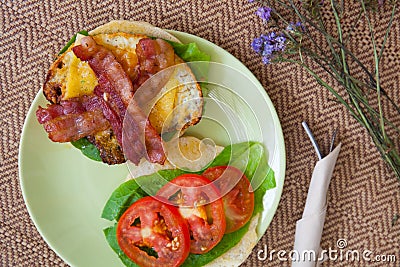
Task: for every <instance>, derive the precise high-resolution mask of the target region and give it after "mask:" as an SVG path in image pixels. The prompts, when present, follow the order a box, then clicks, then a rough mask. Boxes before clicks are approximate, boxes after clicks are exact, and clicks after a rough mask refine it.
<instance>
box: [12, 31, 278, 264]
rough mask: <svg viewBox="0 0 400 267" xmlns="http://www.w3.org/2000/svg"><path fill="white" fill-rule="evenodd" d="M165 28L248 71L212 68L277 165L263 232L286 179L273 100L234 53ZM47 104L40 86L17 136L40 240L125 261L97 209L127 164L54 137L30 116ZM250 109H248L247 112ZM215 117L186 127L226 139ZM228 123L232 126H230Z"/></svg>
mask: <svg viewBox="0 0 400 267" xmlns="http://www.w3.org/2000/svg"><path fill="white" fill-rule="evenodd" d="M170 32H171V33H172V34H174V35H175V36H176V37H177V38H178V39H180V40H181V41H182V42H183V43H187V42H196V43H197V44H198V46H199V47H200V49H201V50H202V51H204V52H206V53H208V54H210V55H211V58H212V60H213V61H215V62H219V63H223V64H225V65H227V66H229V67H232V68H233V69H235V70H236V71H239V72H240V73H241V74H242V75H244V76H245V77H246V78H245V79H240V78H239V77H230V76H229V75H227V74H229V71H228V73H225V71H224V69H221V70H218V68H217V70H216V71H215V73H213V75H215V77H218V79H220V80H221V83H222V84H225V82H226V83H227V84H230V83H234V85H232V86H230V88H229V90H230V91H231V92H233V93H234V95H235V97H236V98H237V99H239V100H238V101H236V100H233V101H232V102H235V104H234V105H232V109H233V111H234V113H235V114H239V116H241V117H242V118H243V119H244V120H247V124H246V127H245V128H246V129H247V130H249V131H248V132H247V134H248V136H247V138H248V139H249V140H254V141H262V142H263V143H264V144H265V146H266V148H267V149H268V154H269V160H268V162H269V164H270V166H271V167H272V169H273V170H274V171H275V179H276V184H277V186H276V188H274V189H272V190H269V191H267V194H266V195H265V197H264V203H265V206H266V210H265V211H264V213H263V214H262V216H261V220H260V223H259V225H258V229H257V231H258V236H259V238H261V236H262V235H263V234H264V232H265V231H266V229H267V227H268V225H269V224H270V222H271V220H272V218H273V216H274V214H275V212H276V209H277V206H278V203H279V199H280V197H281V193H282V188H283V183H284V177H285V164H286V162H285V146H284V140H283V134H282V129H281V125H280V122H279V119H278V116H277V114H276V112H275V109H274V107H273V104H272V102H271V100H270V99H269V97H268V95H267V94H266V92H265V90H264V88H263V87H262V85H261V84H260V83H259V82H258V81H257V79H256V78H255V77H254V75H253V74H252V73H251V72H250V71H249V70H248V69H247V68H246V67H245V66H244V65H243V64H242V63H241V62H240V61H239V60H237V59H236V58H235V57H233V56H232V55H231V54H229V53H228V52H226V51H225V50H223V49H222V48H220V47H218V46H217V45H215V44H213V43H211V42H209V41H207V40H204V39H202V38H199V37H196V36H193V35H190V34H187V33H182V32H176V31H170ZM225 69H226V68H225ZM228 69H229V68H228ZM250 84H251V85H250ZM217 97H218V96H217ZM227 97H228V102H230V101H231V100H229V95H228V96H223V98H222V99H226V98H227ZM236 102H237V103H236ZM46 103H47V102H46V100H45V98H44V96H43V94H42V91H40V92H39V93H38V94H37V96H36V98H35V99H34V101H33V103H32V106H31V108H30V109H29V112H28V115H27V117H26V120H25V124H24V127H23V130H22V136H21V144H20V151H19V174H20V179H21V187H22V193H23V197H24V200H25V203H26V206H27V208H28V211H29V214H30V216H31V218H32V220H33V222H34V223H35V225H36V227H37V229H38V231H39V232H40V234H41V235H42V236H43V238H44V240H45V241H46V242H47V243H48V244H49V246H50V247H51V248H52V249H53V250H54V251H55V252H56V253H57V254H58V255H59V256H60V257H61V258H62V259H63V260H64V261H65V262H67V263H68V264H69V265H71V266H76V267H78V266H80V267H87V266H122V263H121V262H120V260H119V259H118V257H117V255H116V254H115V253H114V252H113V251H112V250H111V248H110V247H109V246H108V244H107V242H106V240H105V238H104V236H103V232H102V229H103V228H104V227H106V226H108V225H109V222H108V221H106V220H103V219H101V218H100V215H101V211H102V208H103V206H104V204H105V202H106V200H107V199H108V197H109V196H110V194H111V193H112V191H113V190H114V189H115V188H116V187H117V186H118V185H119V184H121V183H122V182H123V181H124V180H125V177H126V176H127V174H128V168H127V166H126V165H119V166H108V165H106V164H102V163H99V162H95V161H92V160H89V159H87V158H86V157H84V156H83V155H82V154H81V153H80V151H79V150H77V149H75V148H73V147H72V145H70V144H59V143H53V142H51V141H50V140H49V139H48V138H47V134H46V133H45V131H44V130H43V127H42V126H41V125H40V124H39V123H38V122H37V120H36V116H35V111H36V109H37V107H38V106H39V105H42V106H45V105H46ZM241 103H247V104H246V105H243V104H241ZM248 107H251V109H250V110H247V109H248ZM215 108H217V109H218V107H213V106H212V105H211V104H210V105H208V106H207V105H206V106H205V113H204V114H205V115H206V116H205V117H206V118H207V117H212V114H215V111H214V109H215ZM249 116H250V117H249ZM249 118H250V119H249ZM213 123H214V122H213V121H212V120H207V119H204V121H203V120H202V121H201V123H199V124H198V125H196V126H195V127H193V128H191V129H190V131H189V132H190V134H194V135H197V136H200V137H209V138H212V139H214V140H215V142H216V143H217V144H222V145H226V142H227V141H226V140H227V139H226V138H225V135H224V133H220V132H219V130H218V128H219V127H215V125H213ZM226 129H228V130H227V131H228V132H229V131H231V130H230V129H229V127H228V128H226ZM226 129H225V130H226ZM233 130H234V129H233Z"/></svg>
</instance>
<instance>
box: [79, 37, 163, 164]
mask: <svg viewBox="0 0 400 267" xmlns="http://www.w3.org/2000/svg"><path fill="white" fill-rule="evenodd" d="M73 52H74V53H75V55H76V56H77V57H78V58H80V59H81V60H84V61H87V62H88V63H89V65H90V67H91V68H92V69H93V71H94V73H95V74H96V76H97V77H98V81H99V86H100V88H99V89H98V90H100V92H106V93H108V95H109V96H111V97H110V99H109V100H107V102H108V107H111V108H112V109H113V110H114V111H115V112H117V113H118V115H119V117H120V118H121V121H122V120H123V118H124V117H126V116H128V114H129V116H130V119H129V123H126V124H125V125H124V127H125V128H126V129H124V133H123V134H124V139H125V140H129V142H125V140H123V142H124V143H123V148H124V152H125V154H126V155H127V158H128V159H129V160H131V161H132V162H133V163H135V164H138V163H139V161H140V159H141V158H142V157H143V156H145V157H147V159H148V160H149V161H150V162H156V163H161V164H162V163H164V161H165V154H164V150H163V148H162V142H161V138H160V136H159V135H158V133H157V132H156V130H155V129H154V127H152V126H151V124H150V122H149V121H148V118H147V117H146V116H145V115H144V114H143V112H142V110H141V109H140V108H139V106H138V105H137V104H136V103H135V100H134V99H133V92H134V89H133V85H132V82H131V80H130V79H129V77H128V75H127V74H126V73H125V72H124V70H123V68H122V66H121V65H120V64H119V63H118V62H117V61H116V59H115V57H114V55H113V54H112V53H111V52H110V51H109V50H107V49H106V48H104V47H102V46H100V45H97V44H96V42H95V41H94V40H93V39H92V38H91V37H84V38H83V39H82V41H81V45H79V46H75V47H73ZM121 103H122V104H123V105H122V106H121ZM124 109H125V110H127V111H128V113H126V114H125V112H124ZM143 134H144V137H143ZM143 140H144V141H143ZM146 152H147V153H146Z"/></svg>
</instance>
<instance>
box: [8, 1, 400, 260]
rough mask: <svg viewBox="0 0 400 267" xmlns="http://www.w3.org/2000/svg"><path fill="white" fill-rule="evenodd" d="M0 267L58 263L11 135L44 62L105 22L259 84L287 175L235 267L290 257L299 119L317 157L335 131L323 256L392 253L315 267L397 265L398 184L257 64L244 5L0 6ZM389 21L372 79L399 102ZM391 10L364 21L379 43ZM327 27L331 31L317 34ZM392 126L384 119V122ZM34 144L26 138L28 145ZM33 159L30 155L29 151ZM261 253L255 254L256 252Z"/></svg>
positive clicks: (318, 109)
mask: <svg viewBox="0 0 400 267" xmlns="http://www.w3.org/2000/svg"><path fill="white" fill-rule="evenodd" d="M0 5H1V8H0V82H1V91H0V99H1V105H0V121H1V127H0V131H1V134H0V136H1V142H0V173H1V180H0V203H1V204H0V248H1V252H0V266H66V265H67V264H65V263H64V262H63V261H62V260H61V259H60V258H59V257H58V256H57V255H56V253H55V252H53V251H52V250H51V249H50V248H49V247H48V246H47V244H46V243H45V242H44V240H43V239H42V237H41V236H40V235H39V233H38V232H37V230H36V228H35V226H34V225H33V223H32V221H31V220H30V218H29V215H28V212H27V209H26V207H25V203H24V200H23V197H22V194H21V189H20V184H19V176H18V148H19V139H20V133H21V129H22V126H23V123H24V118H25V116H26V114H27V111H28V108H29V106H30V103H31V101H32V100H33V98H34V96H35V95H36V93H37V92H38V91H39V89H40V88H41V85H42V83H43V81H44V78H45V74H46V70H47V68H48V66H49V64H50V63H51V61H52V59H53V57H54V54H55V53H57V51H58V50H59V49H60V48H61V47H62V46H63V44H64V43H65V42H66V41H67V40H68V38H69V37H70V36H72V35H73V34H74V33H75V32H77V31H79V30H82V29H92V28H94V27H96V26H98V25H100V24H103V23H105V22H107V21H109V20H112V19H131V20H144V21H148V22H150V23H152V24H154V25H156V26H159V27H162V28H167V29H174V30H178V31H183V32H188V33H191V34H194V35H197V36H200V37H202V38H205V39H207V40H209V41H211V42H213V43H215V44H217V45H219V46H221V47H222V48H224V49H226V50H227V51H229V52H230V53H232V54H233V55H234V56H235V57H237V58H238V59H239V60H240V61H241V62H243V63H244V64H245V65H246V66H247V67H248V68H249V69H250V70H251V71H252V72H253V73H254V74H255V75H256V77H257V78H258V79H259V80H260V82H261V83H262V84H263V86H264V87H265V90H266V91H267V93H268V95H269V96H270V98H271V100H272V102H273V104H274V106H275V108H276V110H277V113H278V116H279V118H280V121H281V124H282V129H283V133H284V137H285V145H286V152H287V157H286V158H287V170H286V178H285V185H284V190H283V194H282V198H281V201H280V204H279V207H278V210H277V212H276V214H275V217H274V219H273V221H272V223H271V225H270V226H269V228H268V230H267V232H266V233H265V235H264V236H263V238H262V239H261V240H260V242H259V243H258V245H257V246H256V247H255V248H254V250H253V253H252V255H251V256H250V257H249V258H248V260H247V261H246V262H245V263H244V264H243V265H244V266H289V263H288V262H283V261H279V259H278V257H277V255H276V254H272V256H273V257H272V259H269V258H267V259H265V260H260V259H258V258H257V254H258V252H260V251H261V250H265V248H267V249H268V251H272V250H276V251H278V250H285V251H290V250H291V249H292V247H293V241H294V240H293V237H294V231H295V223H296V220H298V219H299V218H301V214H302V212H303V207H304V203H305V198H306V195H307V188H308V185H309V179H310V177H311V174H312V170H313V167H314V165H315V163H316V161H317V158H316V156H315V154H314V151H313V149H312V146H311V144H310V142H309V139H308V138H307V136H306V134H305V132H304V130H303V129H302V127H301V122H302V121H303V120H306V121H307V122H308V123H309V125H310V127H311V128H312V130H313V131H314V134H315V136H316V138H317V141H318V142H319V143H320V145H321V147H322V148H323V150H324V152H327V149H328V146H329V139H330V136H331V135H332V132H333V129H334V128H338V129H339V131H340V134H339V139H340V142H341V143H342V150H341V153H340V156H339V158H338V162H337V167H336V169H335V172H334V176H333V178H332V183H331V186H330V190H329V207H328V212H327V218H326V224H325V228H324V233H323V239H322V247H323V248H326V249H327V248H329V247H331V248H333V249H335V248H336V242H337V240H339V239H345V240H346V241H347V248H348V249H352V250H359V251H363V250H365V249H368V250H370V251H372V252H373V254H372V255H378V254H383V255H395V256H396V257H397V263H391V264H389V263H382V262H365V261H361V262H349V261H340V260H337V261H329V262H326V263H324V266H398V265H399V262H400V253H399V251H400V221H399V222H395V221H394V220H393V218H394V216H395V215H396V214H400V186H399V182H398V181H397V180H396V178H395V176H394V175H393V173H392V172H391V171H390V170H389V169H388V168H387V167H386V165H385V164H384V163H383V162H382V160H381V158H380V156H379V154H378V152H377V151H376V149H375V147H374V145H373V143H372V141H371V139H370V138H369V137H368V135H367V134H366V131H365V130H364V129H363V128H361V127H360V126H359V125H358V124H357V123H356V121H355V120H354V119H353V118H352V117H351V116H350V115H349V114H348V112H347V110H346V109H345V108H343V107H342V106H340V105H338V104H337V103H336V102H335V101H332V99H333V97H332V96H331V95H330V94H329V93H328V92H327V90H326V89H324V88H323V87H321V86H319V85H318V84H317V83H316V82H315V81H314V80H313V79H312V78H311V77H310V76H309V75H308V74H307V73H306V72H305V71H304V70H302V69H300V68H298V67H296V66H294V65H291V64H279V65H272V66H265V65H263V64H262V63H261V60H260V57H259V56H257V55H255V54H254V52H253V51H252V50H251V47H250V43H251V41H252V39H253V38H254V37H257V36H258V35H259V34H261V33H262V32H263V31H264V26H263V25H262V23H261V21H260V19H259V18H258V17H257V16H255V15H254V12H255V10H256V6H257V5H256V4H254V3H253V4H250V3H248V2H247V1H236V0H228V1H215V0H204V1H197V0H194V1H190V0H186V1H185V0H179V1H160V0H157V1H150V0H146V1H122V0H120V1H111V0H109V1H85V0H80V1H79V0H76V1H75V0H74V1H10V0H7V1H4V0H2V1H0ZM346 5H347V6H346V12H345V14H346V15H345V16H344V17H343V18H342V21H343V24H344V25H345V27H351V25H352V21H354V17H355V16H357V11H356V9H357V8H358V5H356V4H353V3H346ZM398 13H399V12H397V14H396V17H395V20H394V21H395V22H394V24H393V29H392V32H391V34H390V36H389V39H388V45H387V49H386V50H385V53H384V54H385V58H384V59H383V61H382V64H381V73H382V74H381V81H382V85H383V86H384V87H385V88H386V90H387V91H388V92H389V94H390V95H392V96H393V97H394V98H395V100H396V101H397V103H399V102H400V101H399V90H400V77H399V71H400V25H399V21H400V16H399V14H398ZM389 14H390V10H389V9H388V8H385V9H384V11H380V12H379V13H378V14H377V15H375V17H373V21H372V22H373V24H374V26H375V28H376V29H377V37H378V38H380V41H379V42H378V43H379V44H380V43H381V42H382V38H383V35H384V29H385V27H386V25H387V23H388V21H389ZM365 25H366V24H365V22H362V23H361V27H360V29H358V30H356V31H355V32H354V34H353V41H352V43H351V47H352V49H355V50H356V51H357V53H358V54H359V55H360V56H361V58H362V59H364V60H365V62H367V63H368V62H369V61H368V60H369V59H368V57H369V55H370V54H371V53H370V52H371V50H370V49H371V45H370V43H369V39H368V38H369V36H368V32H366V31H365V29H366V27H365ZM328 26H332V25H328ZM390 116H391V117H394V116H395V114H394V113H393V114H391V115H390ZM31 142H34V140H31ZM38 153H39V152H38ZM260 256H262V257H263V256H265V255H263V254H260Z"/></svg>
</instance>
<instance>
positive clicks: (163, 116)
mask: <svg viewBox="0 0 400 267" xmlns="http://www.w3.org/2000/svg"><path fill="white" fill-rule="evenodd" d="M89 35H90V36H92V37H93V39H94V40H95V41H96V43H97V44H99V45H102V46H104V47H106V48H107V49H109V50H110V51H111V52H112V53H113V55H114V56H115V58H116V59H117V61H118V62H119V63H120V64H121V66H122V67H123V69H124V70H125V72H126V73H127V74H128V76H129V77H130V78H131V79H134V78H135V77H134V75H135V73H134V69H135V67H136V66H137V64H138V59H137V56H136V52H135V49H136V45H137V44H138V42H139V40H140V39H143V38H148V37H152V38H161V39H164V40H167V41H170V42H175V43H181V42H180V41H179V40H178V39H177V38H176V37H174V36H173V35H171V34H170V33H168V32H166V31H165V30H163V29H160V28H157V27H154V26H152V25H151V24H149V23H147V22H141V21H125V20H115V21H111V22H109V23H106V24H104V25H101V26H99V27H97V28H95V29H94V30H92V31H90V32H89ZM79 44H80V36H79V35H78V36H77V38H76V42H75V43H74V44H72V45H71V46H70V47H69V48H68V49H67V50H66V51H65V52H64V53H62V54H61V55H59V56H58V57H57V59H56V60H55V61H54V63H53V64H52V65H51V67H50V69H49V71H48V73H47V76H46V81H45V83H44V85H43V93H44V95H45V97H46V99H47V100H48V101H49V102H50V103H53V104H58V103H60V101H62V100H68V99H71V98H75V97H81V96H83V95H90V94H93V90H94V88H95V87H96V86H97V84H98V81H97V77H96V75H95V74H94V72H93V70H92V69H91V68H90V66H89V64H88V63H87V62H84V61H81V60H80V59H78V58H77V57H76V56H75V54H74V53H73V51H72V47H73V46H75V45H79ZM183 62H184V61H183V60H182V59H181V58H179V56H177V55H176V54H175V64H180V63H183ZM195 81H196V79H195V77H194V75H193V73H192V72H191V70H190V68H189V67H188V66H186V65H184V64H183V65H179V66H178V67H176V68H175V70H174V71H173V74H172V75H171V76H170V78H169V80H168V81H167V82H166V83H165V85H164V87H163V88H162V90H161V92H160V93H159V95H158V96H157V97H156V98H155V99H157V101H156V102H155V103H154V104H153V105H152V106H151V107H150V110H148V111H147V112H148V113H149V116H148V117H149V121H150V123H151V124H152V126H153V127H154V128H155V129H156V130H157V132H158V133H160V134H161V132H172V131H179V132H182V133H183V131H184V130H185V129H186V128H187V127H189V126H191V125H194V124H196V123H198V122H199V120H200V119H201V115H202V108H203V101H202V91H201V88H200V86H199V85H198V84H197V83H196V82H195ZM87 139H88V140H89V142H91V143H92V144H93V145H95V146H96V147H97V149H98V150H99V152H100V157H101V159H102V161H103V162H105V163H107V164H120V163H123V162H125V157H124V154H123V149H122V147H121V145H120V144H119V143H118V141H117V140H116V136H115V134H114V133H113V131H112V130H111V129H107V130H105V131H101V132H98V133H96V134H94V135H91V136H88V137H87Z"/></svg>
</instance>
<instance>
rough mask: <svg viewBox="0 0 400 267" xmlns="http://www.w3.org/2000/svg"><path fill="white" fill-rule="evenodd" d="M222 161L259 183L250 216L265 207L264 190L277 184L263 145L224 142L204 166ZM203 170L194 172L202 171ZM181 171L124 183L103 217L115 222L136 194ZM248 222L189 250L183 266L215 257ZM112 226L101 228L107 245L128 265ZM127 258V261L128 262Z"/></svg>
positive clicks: (239, 235) (157, 186)
mask: <svg viewBox="0 0 400 267" xmlns="http://www.w3.org/2000/svg"><path fill="white" fill-rule="evenodd" d="M223 165H231V166H236V167H238V168H239V169H241V170H242V171H243V172H244V173H245V175H246V177H247V178H248V179H249V180H250V182H251V183H252V184H253V183H254V181H256V182H257V184H258V186H257V188H254V189H255V191H254V211H253V216H254V215H256V214H257V213H260V212H262V211H263V210H264V206H263V196H264V194H265V192H266V191H267V190H269V189H272V188H274V187H275V186H276V184H275V176H274V172H273V171H272V169H271V168H270V167H269V166H268V162H267V156H266V153H265V150H264V147H263V145H262V144H260V143H258V142H243V143H238V144H233V145H230V146H227V147H226V148H224V150H223V151H222V152H221V153H220V154H219V155H218V156H217V157H216V158H215V159H214V160H213V161H211V162H210V163H209V164H208V165H207V167H206V168H208V167H212V166H223ZM206 168H204V169H206ZM204 169H203V170H204ZM203 170H201V171H200V172H197V173H202V172H203ZM184 173H189V172H187V171H183V170H162V171H159V172H157V173H154V174H151V175H145V176H141V177H138V178H136V179H134V180H129V181H127V182H125V183H123V184H122V185H120V186H119V187H118V188H117V189H116V190H115V191H114V192H113V193H112V195H111V196H110V198H109V199H108V201H107V203H106V205H105V206H104V209H103V213H102V218H104V219H107V220H109V221H114V222H117V221H118V219H119V218H120V216H121V215H122V214H123V213H124V212H125V210H126V209H127V208H128V207H129V206H130V205H131V204H133V203H134V202H135V201H137V200H138V199H139V198H141V197H144V196H147V195H148V194H147V193H146V192H149V193H152V194H155V193H156V192H157V191H158V190H159V189H160V188H161V187H162V186H163V185H164V184H165V183H166V182H167V181H171V180H172V179H174V178H175V177H177V176H179V175H181V174H184ZM139 184H140V186H139ZM143 188H145V190H143ZM249 224H250V222H248V223H247V224H246V225H244V226H243V227H242V228H240V229H239V230H237V231H235V232H233V233H230V234H225V235H224V237H223V238H222V240H221V241H220V243H218V245H217V246H215V247H214V248H213V249H212V250H210V251H209V252H207V253H205V254H202V255H195V254H190V255H189V257H188V258H187V259H186V261H185V262H184V264H183V266H202V265H204V264H206V263H209V262H211V261H212V260H214V259H216V258H218V257H219V256H221V255H222V254H224V253H225V252H227V251H228V250H229V249H231V248H232V247H234V246H235V245H236V244H238V243H239V242H240V240H241V239H242V237H243V236H244V235H245V234H246V232H247V230H248V227H249ZM114 227H115V226H114ZM112 228H113V227H110V228H106V229H105V230H104V231H105V235H106V239H107V241H108V243H109V245H110V246H111V248H112V249H113V250H114V251H115V252H116V253H117V254H118V257H119V258H120V259H121V261H122V262H123V263H124V264H125V265H126V266H135V265H129V264H132V261H130V260H129V258H128V257H127V256H126V255H122V254H123V252H122V251H121V249H120V248H119V247H118V243H117V241H116V236H115V230H111V229H112ZM107 229H108V230H107ZM115 244H117V246H116V245H115ZM121 252H122V254H121ZM126 261H128V264H127V263H126Z"/></svg>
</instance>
